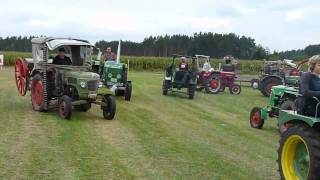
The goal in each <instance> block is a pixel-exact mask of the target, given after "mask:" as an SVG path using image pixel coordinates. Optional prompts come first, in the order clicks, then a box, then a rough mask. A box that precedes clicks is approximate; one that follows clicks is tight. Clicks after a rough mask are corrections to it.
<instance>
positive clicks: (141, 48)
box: [0, 32, 320, 60]
mask: <svg viewBox="0 0 320 180" xmlns="http://www.w3.org/2000/svg"><path fill="white" fill-rule="evenodd" d="M32 38H34V37H33V36H31V37H21V36H18V37H16V36H12V37H6V38H1V37H0V51H21V52H30V51H31V43H30V41H31V39H32ZM95 45H96V46H97V47H99V48H100V49H101V50H105V49H106V48H107V47H112V48H113V50H114V51H116V50H117V47H118V41H105V40H101V41H98V42H96V43H95ZM173 53H177V54H189V55H194V54H206V55H210V56H211V57H213V58H222V57H224V56H225V55H233V56H234V57H237V58H239V59H272V60H276V59H294V60H301V59H304V58H307V57H310V56H312V55H315V54H320V45H309V46H307V47H306V48H304V49H299V50H291V51H283V52H276V51H275V52H273V53H271V54H270V53H269V51H268V50H267V49H266V48H264V47H262V46H261V45H257V44H256V43H255V40H254V39H252V38H250V37H246V36H238V35H236V34H234V33H229V34H217V33H211V32H208V33H201V32H200V33H195V34H193V35H192V36H187V35H165V36H150V37H147V38H145V39H144V40H143V41H142V42H132V41H122V44H121V54H123V55H128V56H157V57H166V56H170V55H171V54H173Z"/></svg>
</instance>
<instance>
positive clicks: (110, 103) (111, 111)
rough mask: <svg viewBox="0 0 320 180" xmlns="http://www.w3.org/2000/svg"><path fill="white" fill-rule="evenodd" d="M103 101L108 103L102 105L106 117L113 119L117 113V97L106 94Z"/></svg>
mask: <svg viewBox="0 0 320 180" xmlns="http://www.w3.org/2000/svg"><path fill="white" fill-rule="evenodd" d="M102 102H104V103H106V104H107V106H101V109H102V111H103V117H104V119H107V120H112V119H113V118H114V116H115V114H116V99H115V98H114V97H113V96H111V95H104V97H103V99H102Z"/></svg>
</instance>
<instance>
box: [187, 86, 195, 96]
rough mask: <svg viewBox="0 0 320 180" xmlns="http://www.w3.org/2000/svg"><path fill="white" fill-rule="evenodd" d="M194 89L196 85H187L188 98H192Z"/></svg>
mask: <svg viewBox="0 0 320 180" xmlns="http://www.w3.org/2000/svg"><path fill="white" fill-rule="evenodd" d="M196 89H197V85H189V87H188V98H189V99H193V98H194V95H195V92H196Z"/></svg>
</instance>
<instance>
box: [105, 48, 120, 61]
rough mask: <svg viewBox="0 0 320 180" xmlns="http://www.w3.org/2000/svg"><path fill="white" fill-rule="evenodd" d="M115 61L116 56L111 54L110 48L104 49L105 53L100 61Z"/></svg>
mask: <svg viewBox="0 0 320 180" xmlns="http://www.w3.org/2000/svg"><path fill="white" fill-rule="evenodd" d="M116 59H117V55H116V54H115V53H113V52H112V50H111V47H108V48H107V49H106V53H104V55H103V57H102V60H103V61H114V60H116Z"/></svg>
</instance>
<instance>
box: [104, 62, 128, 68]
mask: <svg viewBox="0 0 320 180" xmlns="http://www.w3.org/2000/svg"><path fill="white" fill-rule="evenodd" d="M123 65H125V64H123V63H117V62H115V61H106V63H105V64H104V67H105V68H113V69H122V68H123Z"/></svg>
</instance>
